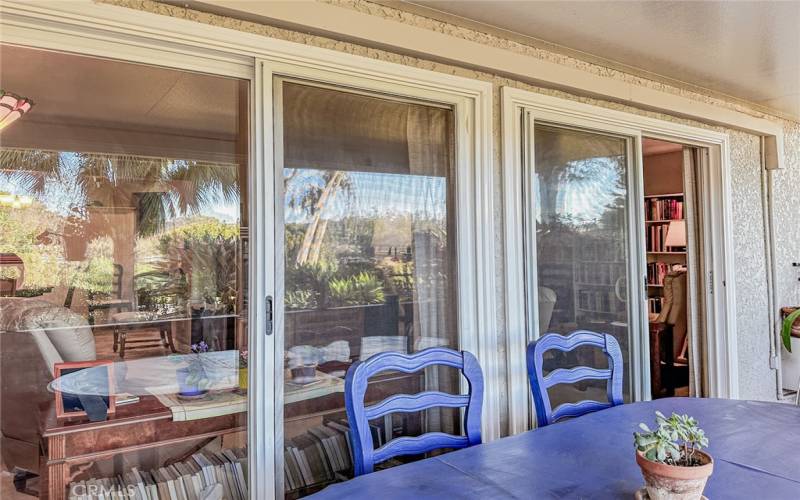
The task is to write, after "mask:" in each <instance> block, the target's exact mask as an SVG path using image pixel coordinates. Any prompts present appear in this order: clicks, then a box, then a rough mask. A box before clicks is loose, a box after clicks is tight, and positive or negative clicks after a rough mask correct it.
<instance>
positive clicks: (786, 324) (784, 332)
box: [781, 309, 800, 352]
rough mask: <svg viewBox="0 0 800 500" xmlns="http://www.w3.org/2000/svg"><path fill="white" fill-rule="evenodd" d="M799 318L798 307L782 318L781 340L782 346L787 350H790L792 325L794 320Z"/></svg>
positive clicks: (799, 311) (799, 310)
mask: <svg viewBox="0 0 800 500" xmlns="http://www.w3.org/2000/svg"><path fill="white" fill-rule="evenodd" d="M797 318H800V309H797V310H795V311H794V312H792V313H791V314H789V315H788V316H786V318H784V320H783V326H782V327H781V340H783V347H785V348H786V350H787V351H789V352H792V340H791V339H792V325H794V322H795V321H796V320H797Z"/></svg>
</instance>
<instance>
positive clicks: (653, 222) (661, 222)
mask: <svg viewBox="0 0 800 500" xmlns="http://www.w3.org/2000/svg"><path fill="white" fill-rule="evenodd" d="M685 220H686V219H660V220H646V221H644V222H645V224H666V223H668V222H680V221H685Z"/></svg>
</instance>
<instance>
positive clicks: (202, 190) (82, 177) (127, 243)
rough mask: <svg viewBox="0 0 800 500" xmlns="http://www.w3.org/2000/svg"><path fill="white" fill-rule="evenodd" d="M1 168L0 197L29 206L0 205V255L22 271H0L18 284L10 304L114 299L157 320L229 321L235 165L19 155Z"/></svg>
mask: <svg viewBox="0 0 800 500" xmlns="http://www.w3.org/2000/svg"><path fill="white" fill-rule="evenodd" d="M0 163H1V164H2V169H1V170H0V181H2V184H3V188H2V189H0V190H2V191H6V190H9V191H12V192H16V193H17V194H23V195H25V196H26V197H29V198H30V199H31V200H32V202H31V203H30V204H28V205H26V206H22V207H20V206H8V205H5V206H0V253H8V254H16V256H18V257H19V258H20V259H21V260H22V262H23V263H24V276H22V275H21V274H22V273H21V270H20V269H19V268H18V267H14V266H6V267H2V268H0V279H14V280H17V281H21V283H20V285H21V287H18V288H19V289H18V290H16V292H15V295H16V296H28V297H31V296H42V295H45V294H46V295H45V296H44V297H43V298H45V299H47V300H50V301H52V302H55V303H63V304H64V305H65V306H66V307H72V306H73V292H72V291H73V290H78V291H80V292H81V293H78V294H75V298H76V300H77V302H78V303H80V301H81V298H83V299H85V300H87V301H90V300H97V299H101V298H103V297H111V298H117V299H121V298H124V299H127V300H131V301H132V302H134V304H135V306H136V307H137V308H138V309H140V310H147V311H153V312H177V311H181V312H183V313H185V312H186V306H187V305H188V304H189V303H190V302H191V303H194V304H198V303H199V304H210V305H213V307H214V308H215V310H216V311H217V312H225V313H230V312H234V311H235V309H236V307H235V305H236V296H237V293H236V289H237V276H238V273H237V267H238V266H239V258H240V253H239V250H240V249H239V247H238V245H239V224H238V223H237V222H236V221H235V220H236V219H237V218H238V217H239V214H238V211H239V184H238V178H237V177H238V167H237V166H236V165H235V164H227V163H211V162H202V161H189V160H171V159H165V158H151V157H140V156H129V155H105V154H88V153H68V152H51V151H42V150H27V149H2V150H0ZM229 207H233V209H232V210H231V209H229ZM220 211H222V212H225V217H226V218H227V219H228V220H230V222H227V221H224V220H222V219H223V218H222V217H219V216H218V215H217V214H218V213H219V212H220ZM20 278H22V279H20ZM79 307H80V306H79Z"/></svg>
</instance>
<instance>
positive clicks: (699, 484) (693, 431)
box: [633, 411, 714, 500]
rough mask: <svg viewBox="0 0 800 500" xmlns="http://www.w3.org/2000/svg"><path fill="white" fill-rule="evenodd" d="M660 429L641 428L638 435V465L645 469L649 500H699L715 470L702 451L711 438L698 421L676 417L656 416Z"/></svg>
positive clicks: (708, 457)
mask: <svg viewBox="0 0 800 500" xmlns="http://www.w3.org/2000/svg"><path fill="white" fill-rule="evenodd" d="M656 426H657V427H656V428H655V429H653V430H650V428H649V427H648V426H647V425H646V424H639V427H640V428H641V429H642V431H644V432H634V433H633V435H634V443H635V445H636V463H637V464H639V467H640V468H641V469H642V475H643V476H644V480H645V489H646V491H647V495H646V496H645V495H642V497H643V498H649V500H699V499H701V498H703V489H704V488H705V486H706V481H707V480H708V477H709V476H710V475H711V473H712V472H713V470H714V460H713V459H712V458H711V455H709V454H708V453H706V452H704V451H701V450H702V448H705V447H707V446H708V438H707V437H706V435H705V433H704V432H703V430H702V429H700V428H699V427H698V425H697V421H696V420H695V419H694V418H692V417H690V416H688V415H678V414H676V413H673V414H672V416H671V417H669V418H667V417H665V416H664V414H662V413H661V412H658V411H657V412H656Z"/></svg>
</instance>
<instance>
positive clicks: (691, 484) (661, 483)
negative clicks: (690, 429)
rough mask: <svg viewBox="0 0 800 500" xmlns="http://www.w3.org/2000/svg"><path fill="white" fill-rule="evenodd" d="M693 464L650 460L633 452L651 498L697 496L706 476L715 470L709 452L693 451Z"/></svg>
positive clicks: (673, 499)
mask: <svg viewBox="0 0 800 500" xmlns="http://www.w3.org/2000/svg"><path fill="white" fill-rule="evenodd" d="M695 455H696V456H697V463H698V464H699V465H696V466H694V467H679V466H677V465H667V464H662V463H659V462H652V461H650V460H648V459H646V458H645V457H644V455H642V453H641V452H639V451H637V452H636V463H637V464H639V467H640V468H641V469H642V476H644V481H645V488H646V489H647V495H648V497H649V498H650V500H700V499H701V498H702V497H703V489H704V488H705V487H706V481H708V477H709V476H710V475H711V473H712V472H713V471H714V460H713V459H712V458H711V455H709V454H708V453H705V452H702V451H696V452H695Z"/></svg>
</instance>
